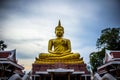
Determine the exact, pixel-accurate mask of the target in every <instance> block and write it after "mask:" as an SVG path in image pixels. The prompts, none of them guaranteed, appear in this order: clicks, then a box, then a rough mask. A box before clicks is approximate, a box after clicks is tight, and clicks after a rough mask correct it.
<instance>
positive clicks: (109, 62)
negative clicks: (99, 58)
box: [98, 51, 120, 80]
mask: <svg viewBox="0 0 120 80" xmlns="http://www.w3.org/2000/svg"><path fill="white" fill-rule="evenodd" d="M98 73H99V74H100V76H104V75H105V74H107V73H109V74H111V75H112V76H113V77H115V78H116V79H117V80H119V79H120V51H110V52H109V53H108V54H106V55H105V60H104V65H102V66H100V67H98Z"/></svg>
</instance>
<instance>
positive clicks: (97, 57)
mask: <svg viewBox="0 0 120 80" xmlns="http://www.w3.org/2000/svg"><path fill="white" fill-rule="evenodd" d="M89 57H90V65H91V69H92V71H93V73H94V72H96V71H97V67H99V66H101V65H103V58H104V57H105V48H103V49H102V50H101V51H98V52H92V53H91V54H90V56H89Z"/></svg>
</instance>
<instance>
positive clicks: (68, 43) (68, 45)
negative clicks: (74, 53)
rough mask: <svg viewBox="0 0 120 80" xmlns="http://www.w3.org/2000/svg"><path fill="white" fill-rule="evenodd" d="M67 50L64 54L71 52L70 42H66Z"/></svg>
mask: <svg viewBox="0 0 120 80" xmlns="http://www.w3.org/2000/svg"><path fill="white" fill-rule="evenodd" d="M66 47H67V48H68V49H67V50H66V51H65V53H70V52H71V42H70V40H67V46H66Z"/></svg>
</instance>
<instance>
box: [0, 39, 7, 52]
mask: <svg viewBox="0 0 120 80" xmlns="http://www.w3.org/2000/svg"><path fill="white" fill-rule="evenodd" d="M5 48H7V45H6V44H5V43H4V41H3V40H0V51H4V49H5Z"/></svg>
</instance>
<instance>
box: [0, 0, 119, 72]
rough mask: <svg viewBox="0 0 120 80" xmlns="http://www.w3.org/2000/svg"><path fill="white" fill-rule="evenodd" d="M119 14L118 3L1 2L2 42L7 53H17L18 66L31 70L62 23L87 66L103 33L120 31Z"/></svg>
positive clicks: (92, 0)
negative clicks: (112, 29) (8, 51)
mask: <svg viewBox="0 0 120 80" xmlns="http://www.w3.org/2000/svg"><path fill="white" fill-rule="evenodd" d="M119 14H120V1H119V0H0V39H1V40H4V41H5V43H6V44H7V45H8V48H7V49H6V50H11V49H16V50H17V59H18V62H19V63H20V64H22V65H23V66H24V67H25V70H30V69H31V65H32V63H33V62H34V60H35V57H38V55H39V53H42V52H45V53H46V52H47V46H48V40H49V39H51V38H55V34H54V29H55V27H56V26H57V24H58V20H59V19H60V20H61V24H62V26H63V27H64V29H65V34H64V37H65V38H68V39H70V40H71V45H72V52H78V53H80V54H81V57H84V58H83V59H84V61H85V63H88V62H89V54H90V53H91V52H94V51H97V49H96V40H97V38H99V36H100V34H101V30H102V29H105V28H108V27H111V28H112V27H116V28H117V27H120V15H119Z"/></svg>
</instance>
